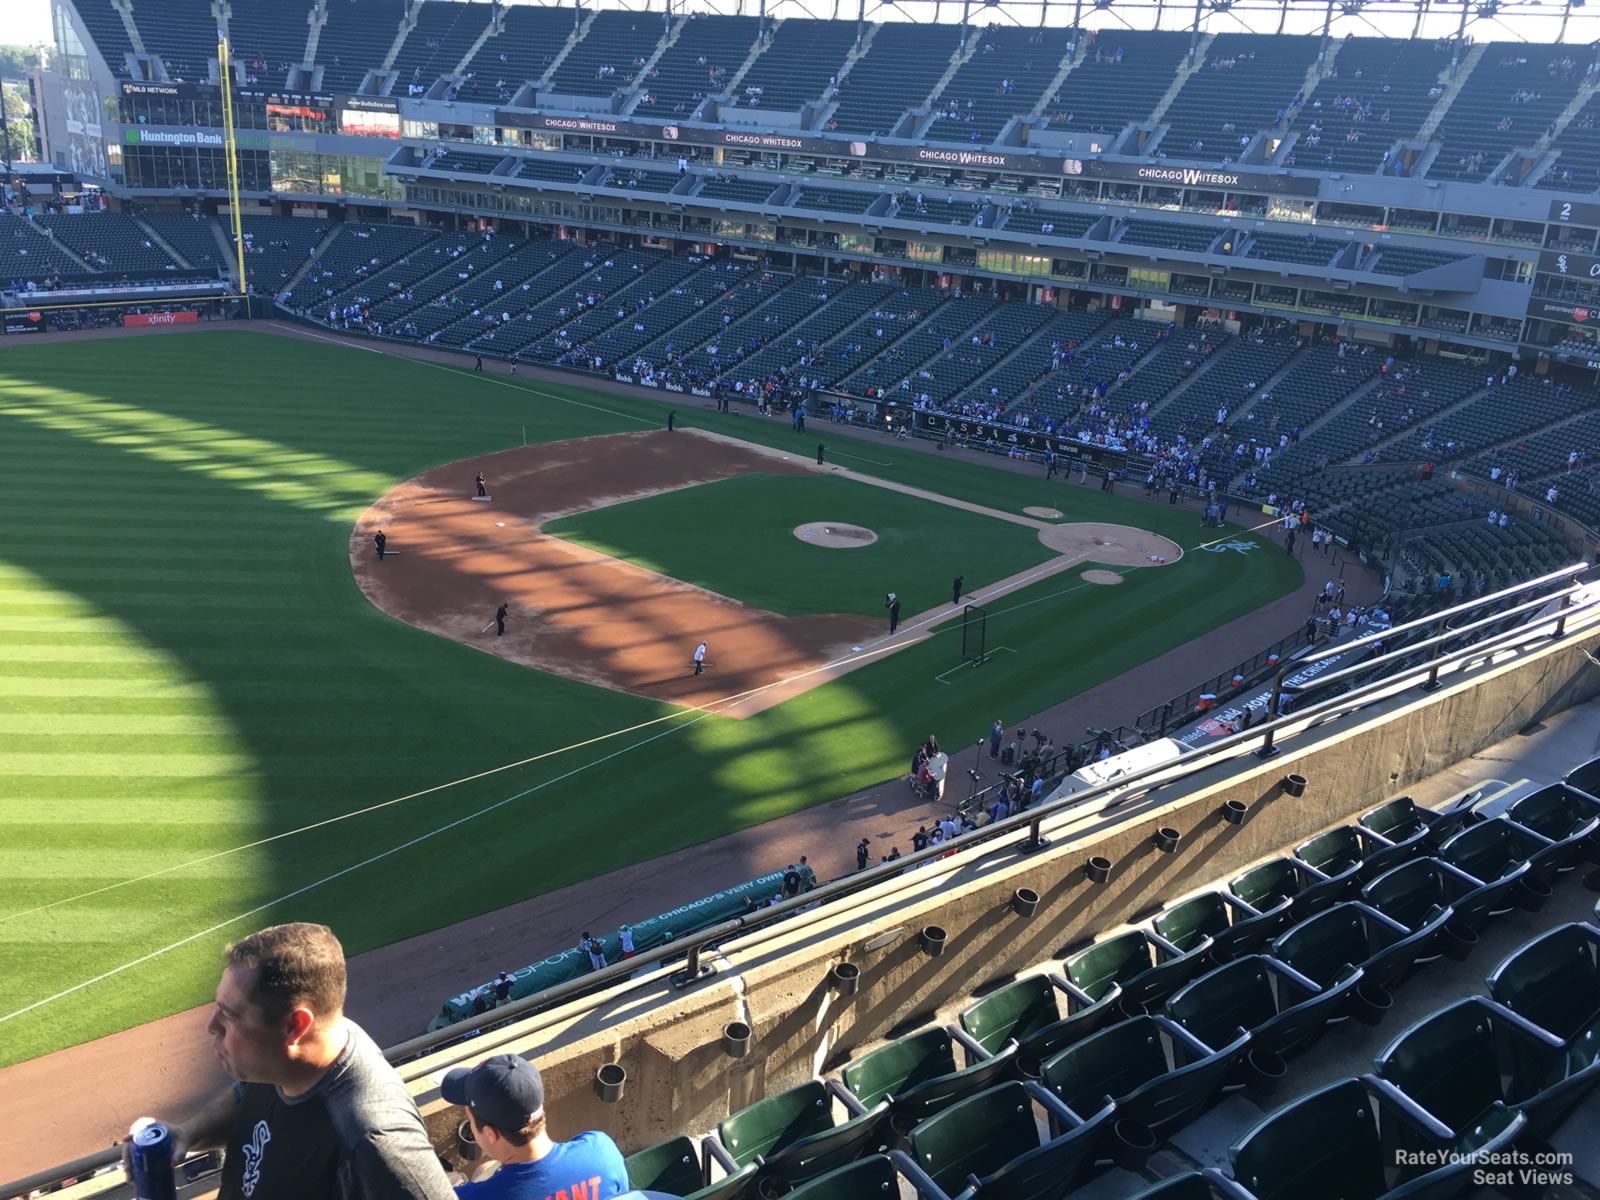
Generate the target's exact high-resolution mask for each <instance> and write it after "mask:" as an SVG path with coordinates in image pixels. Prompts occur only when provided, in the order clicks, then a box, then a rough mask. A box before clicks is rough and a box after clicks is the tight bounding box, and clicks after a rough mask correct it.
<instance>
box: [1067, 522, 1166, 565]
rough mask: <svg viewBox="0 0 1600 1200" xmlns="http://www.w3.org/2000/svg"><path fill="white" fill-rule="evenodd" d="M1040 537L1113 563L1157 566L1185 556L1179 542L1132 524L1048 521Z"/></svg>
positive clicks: (1080, 554)
mask: <svg viewBox="0 0 1600 1200" xmlns="http://www.w3.org/2000/svg"><path fill="white" fill-rule="evenodd" d="M1039 540H1040V541H1041V542H1043V543H1044V544H1045V545H1046V546H1049V547H1050V549H1052V550H1055V551H1058V552H1060V553H1062V554H1068V555H1072V556H1073V557H1076V558H1084V559H1087V560H1088V561H1090V562H1097V563H1105V564H1106V565H1107V566H1113V567H1155V566H1160V565H1161V564H1163V563H1172V562H1177V561H1178V559H1180V558H1182V557H1183V547H1181V546H1179V545H1178V543H1176V542H1173V541H1169V540H1168V539H1167V538H1164V537H1161V536H1159V535H1158V534H1154V533H1149V532H1147V531H1146V530H1143V529H1135V528H1134V527H1133V526H1132V525H1100V524H1096V523H1094V522H1092V521H1075V522H1073V523H1072V524H1070V525H1047V526H1046V527H1045V528H1043V529H1041V530H1040V531H1039Z"/></svg>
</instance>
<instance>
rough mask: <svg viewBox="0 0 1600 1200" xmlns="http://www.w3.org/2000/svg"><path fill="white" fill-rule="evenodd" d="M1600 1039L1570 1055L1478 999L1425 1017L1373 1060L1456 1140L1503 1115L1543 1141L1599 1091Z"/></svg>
mask: <svg viewBox="0 0 1600 1200" xmlns="http://www.w3.org/2000/svg"><path fill="white" fill-rule="evenodd" d="M1597 1049H1600V1038H1596V1037H1595V1036H1594V1035H1593V1033H1592V1032H1591V1033H1590V1034H1588V1035H1585V1036H1584V1038H1583V1039H1582V1040H1581V1042H1580V1043H1579V1044H1578V1045H1576V1046H1573V1047H1571V1048H1570V1050H1569V1046H1568V1044H1567V1043H1565V1042H1563V1041H1562V1040H1561V1039H1560V1038H1558V1037H1556V1036H1554V1035H1553V1034H1550V1033H1547V1032H1545V1031H1544V1030H1541V1029H1539V1028H1538V1027H1537V1026H1535V1025H1532V1024H1529V1023H1528V1022H1526V1021H1524V1020H1522V1019H1521V1018H1519V1017H1518V1016H1516V1015H1515V1014H1514V1013H1512V1012H1511V1011H1510V1010H1509V1009H1506V1008H1502V1007H1501V1006H1500V1005H1498V1004H1496V1003H1494V1001H1492V1000H1485V999H1484V998H1483V997H1482V996H1470V997H1468V998H1467V999H1465V1000H1462V1001H1460V1002H1459V1003H1457V1004H1452V1005H1451V1006H1450V1007H1449V1008H1445V1009H1442V1010H1440V1011H1439V1012H1436V1013H1432V1014H1430V1015H1429V1016H1427V1017H1424V1018H1423V1019H1422V1020H1421V1021H1418V1022H1417V1023H1416V1024H1415V1025H1413V1026H1412V1027H1411V1028H1410V1029H1408V1030H1406V1031H1405V1032H1404V1033H1402V1034H1401V1035H1400V1036H1399V1037H1397V1038H1396V1039H1395V1040H1394V1041H1393V1042H1391V1043H1390V1044H1389V1045H1388V1047H1387V1048H1386V1049H1385V1050H1384V1051H1383V1052H1382V1053H1381V1054H1379V1055H1378V1058H1377V1073H1378V1077H1379V1078H1380V1079H1384V1080H1387V1081H1388V1082H1390V1083H1392V1084H1394V1086H1395V1087H1397V1088H1399V1089H1400V1090H1401V1091H1402V1092H1404V1093H1405V1094H1406V1095H1407V1096H1408V1097H1410V1098H1411V1099H1412V1100H1414V1101H1416V1103H1417V1104H1418V1105H1420V1106H1421V1107H1422V1108H1424V1109H1426V1110H1427V1111H1428V1112H1429V1113H1431V1114H1432V1115H1433V1116H1435V1117H1437V1118H1438V1119H1439V1120H1440V1121H1442V1122H1443V1123H1444V1124H1445V1125H1447V1126H1449V1127H1450V1129H1451V1132H1452V1133H1453V1134H1454V1135H1455V1136H1456V1137H1457V1138H1460V1137H1462V1136H1463V1135H1464V1134H1466V1133H1467V1132H1468V1131H1470V1130H1471V1129H1473V1128H1475V1127H1477V1126H1480V1125H1483V1124H1484V1123H1486V1122H1489V1123H1497V1122H1499V1121H1500V1120H1501V1119H1502V1117H1501V1113H1502V1112H1503V1110H1505V1109H1513V1110H1520V1111H1521V1112H1522V1113H1524V1114H1525V1115H1526V1116H1527V1118H1528V1132H1529V1133H1530V1134H1532V1135H1533V1136H1534V1137H1540V1138H1542V1137H1545V1136H1547V1135H1548V1134H1549V1133H1550V1132H1551V1131H1552V1130H1554V1128H1555V1127H1556V1126H1557V1125H1559V1124H1560V1123H1561V1121H1562V1120H1563V1119H1564V1118H1565V1117H1566V1116H1567V1114H1568V1113H1569V1112H1571V1111H1572V1109H1573V1107H1574V1106H1575V1105H1576V1104H1578V1103H1579V1101H1581V1100H1582V1099H1583V1098H1584V1096H1585V1095H1586V1094H1587V1093H1588V1092H1589V1091H1590V1089H1592V1088H1593V1087H1594V1086H1595V1084H1596V1083H1600V1058H1597V1057H1596V1055H1595V1052H1596V1050H1597Z"/></svg>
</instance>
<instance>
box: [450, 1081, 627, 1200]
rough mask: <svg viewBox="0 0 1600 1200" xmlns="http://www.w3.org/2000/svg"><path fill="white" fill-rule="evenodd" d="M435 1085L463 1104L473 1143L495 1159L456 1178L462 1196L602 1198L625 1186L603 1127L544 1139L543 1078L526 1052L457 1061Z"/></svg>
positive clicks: (486, 1199)
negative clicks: (470, 1179) (479, 1172)
mask: <svg viewBox="0 0 1600 1200" xmlns="http://www.w3.org/2000/svg"><path fill="white" fill-rule="evenodd" d="M439 1093H440V1094H441V1095H442V1096H443V1097H444V1098H445V1099H446V1100H448V1101H449V1102H450V1103H451V1104H460V1105H463V1106H465V1108H466V1110H467V1120H468V1121H469V1122H470V1123H471V1126H472V1136H473V1138H474V1139H475V1140H476V1141H477V1143H478V1148H479V1149H480V1150H482V1151H483V1153H484V1154H485V1155H486V1156H487V1157H488V1158H490V1159H493V1160H494V1161H496V1162H498V1163H500V1164H501V1165H500V1168H499V1170H497V1171H495V1173H494V1174H493V1175H490V1176H489V1177H488V1178H486V1179H482V1180H480V1181H478V1182H475V1183H463V1184H461V1185H459V1186H458V1187H457V1188H456V1195H457V1196H459V1197H461V1198H462V1200H552V1198H553V1197H558V1196H566V1197H568V1198H569V1200H609V1197H611V1196H615V1195H617V1194H618V1193H621V1192H625V1191H627V1190H628V1169H627V1167H625V1166H624V1165H623V1162H622V1153H621V1151H619V1150H618V1149H617V1145H616V1143H615V1142H613V1141H612V1140H611V1139H610V1138H609V1137H607V1136H606V1135H605V1134H603V1133H600V1132H598V1131H595V1130H591V1131H590V1132H588V1133H580V1134H579V1135H578V1136H577V1137H575V1138H573V1139H572V1140H571V1141H570V1142H557V1141H553V1140H552V1139H551V1137H550V1130H549V1128H548V1127H547V1125H546V1123H545V1115H544V1080H543V1079H541V1078H540V1077H539V1069H538V1068H537V1067H535V1066H534V1065H533V1064H532V1063H531V1062H529V1061H528V1060H527V1059H525V1058H521V1057H519V1056H518V1055H515V1054H497V1055H495V1056H494V1057H493V1058H486V1059H484V1060H483V1062H481V1063H479V1064H478V1065H477V1066H475V1067H471V1068H467V1067H457V1068H456V1069H455V1070H454V1071H451V1072H450V1073H449V1074H447V1075H446V1076H445V1077H444V1079H443V1080H442V1081H441V1082H440V1085H439Z"/></svg>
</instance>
